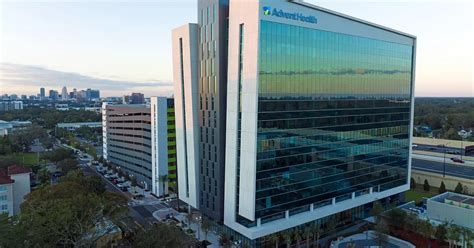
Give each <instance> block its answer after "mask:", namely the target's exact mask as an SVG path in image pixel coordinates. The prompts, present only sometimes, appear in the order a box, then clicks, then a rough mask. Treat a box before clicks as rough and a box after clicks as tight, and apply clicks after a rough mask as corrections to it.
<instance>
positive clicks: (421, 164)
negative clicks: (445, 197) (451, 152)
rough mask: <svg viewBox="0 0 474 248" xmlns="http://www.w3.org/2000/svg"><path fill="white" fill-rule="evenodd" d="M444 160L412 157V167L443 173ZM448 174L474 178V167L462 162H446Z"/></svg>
mask: <svg viewBox="0 0 474 248" xmlns="http://www.w3.org/2000/svg"><path fill="white" fill-rule="evenodd" d="M443 167H444V163H443V162H435V161H428V160H422V159H416V158H413V159H412V168H413V169H416V170H422V171H428V172H435V173H440V174H442V173H443ZM446 175H450V176H456V177H462V178H467V179H474V167H472V166H464V165H460V164H451V163H446Z"/></svg>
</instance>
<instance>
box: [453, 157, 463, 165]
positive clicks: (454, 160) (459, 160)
mask: <svg viewBox="0 0 474 248" xmlns="http://www.w3.org/2000/svg"><path fill="white" fill-rule="evenodd" d="M451 160H452V161H453V162H456V163H461V164H464V160H462V159H460V158H451Z"/></svg>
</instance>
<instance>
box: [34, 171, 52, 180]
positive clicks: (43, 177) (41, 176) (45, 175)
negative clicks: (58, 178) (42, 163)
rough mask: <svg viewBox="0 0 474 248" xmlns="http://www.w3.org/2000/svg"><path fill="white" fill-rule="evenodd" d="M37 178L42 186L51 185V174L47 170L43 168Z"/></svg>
mask: <svg viewBox="0 0 474 248" xmlns="http://www.w3.org/2000/svg"><path fill="white" fill-rule="evenodd" d="M36 178H37V179H38V180H39V182H40V184H49V182H50V180H51V174H50V173H49V171H48V170H47V169H46V168H43V169H41V170H39V171H38V174H36Z"/></svg>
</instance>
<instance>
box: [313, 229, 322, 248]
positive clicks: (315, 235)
mask: <svg viewBox="0 0 474 248" xmlns="http://www.w3.org/2000/svg"><path fill="white" fill-rule="evenodd" d="M322 232H323V230H322V229H321V226H320V225H319V224H316V223H313V224H312V225H311V233H313V241H314V240H316V248H318V247H319V237H320V236H321V233H322Z"/></svg>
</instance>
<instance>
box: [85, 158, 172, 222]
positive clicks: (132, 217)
mask: <svg viewBox="0 0 474 248" xmlns="http://www.w3.org/2000/svg"><path fill="white" fill-rule="evenodd" d="M80 164H81V168H82V170H83V171H84V173H85V174H88V175H94V176H98V177H100V178H101V179H102V180H103V181H104V182H105V188H106V189H107V190H108V191H111V192H115V193H118V194H123V195H124V196H125V197H127V198H128V199H130V197H131V195H130V194H129V193H126V192H123V191H121V190H120V189H119V188H117V187H116V186H115V185H114V184H113V183H112V182H110V181H109V180H107V179H105V178H104V177H103V176H102V175H100V174H99V173H97V172H96V171H95V170H94V169H92V168H91V167H89V166H88V161H87V160H80ZM133 203H134V201H132V200H129V207H128V208H129V212H128V217H129V218H128V219H125V220H124V221H123V222H122V224H124V225H125V226H127V227H128V228H129V229H130V230H138V229H147V228H149V227H151V226H152V225H153V223H155V222H157V219H155V217H153V212H155V211H157V210H164V209H167V208H168V207H167V206H165V205H164V204H162V203H158V204H150V205H137V204H133Z"/></svg>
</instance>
